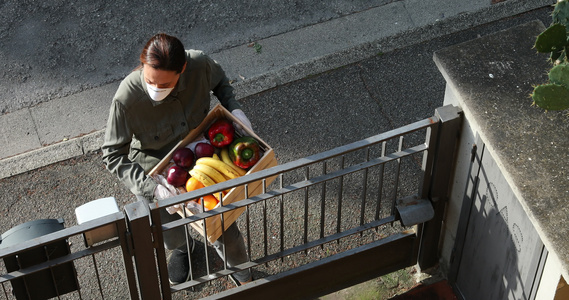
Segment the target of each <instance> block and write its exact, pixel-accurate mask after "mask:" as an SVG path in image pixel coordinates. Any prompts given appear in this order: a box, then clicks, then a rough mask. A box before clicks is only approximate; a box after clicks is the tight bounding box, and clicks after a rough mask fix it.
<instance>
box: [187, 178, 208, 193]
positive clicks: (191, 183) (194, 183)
mask: <svg viewBox="0 0 569 300" xmlns="http://www.w3.org/2000/svg"><path fill="white" fill-rule="evenodd" d="M203 187H204V185H203V184H202V183H201V182H200V181H199V180H197V179H195V178H194V177H190V179H188V181H187V182H186V191H188V192H191V191H195V190H197V189H201V188H203Z"/></svg>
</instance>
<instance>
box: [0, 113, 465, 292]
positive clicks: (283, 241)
mask: <svg viewBox="0 0 569 300" xmlns="http://www.w3.org/2000/svg"><path fill="white" fill-rule="evenodd" d="M460 123H461V112H460V111H459V110H458V109H457V108H455V107H452V106H445V107H442V108H439V109H437V110H436V111H435V115H434V116H433V117H431V118H427V119H424V120H421V121H418V122H415V123H413V124H409V125H407V126H403V127H401V128H397V129H395V130H391V131H388V132H385V133H382V134H379V135H376V136H372V137H369V138H367V139H364V140H361V141H358V142H355V143H352V144H348V145H344V146H341V147H338V148H335V149H332V150H329V151H326V152H323V153H319V154H315V155H312V156H309V157H305V158H302V159H299V160H297V161H293V162H289V163H284V164H281V165H278V166H276V167H273V168H270V169H266V170H262V171H259V172H256V173H253V174H249V175H246V176H243V177H240V178H237V179H233V180H230V181H226V182H224V183H220V184H217V185H215V186H210V187H206V188H202V189H199V190H196V191H193V192H189V193H185V194H182V195H179V196H175V197H173V198H169V199H166V200H164V201H160V202H158V203H155V204H152V205H150V207H148V206H145V205H144V204H142V202H137V203H133V204H130V205H127V206H126V207H125V214H126V216H125V218H124V219H125V220H126V226H125V225H121V224H124V223H121V222H120V221H119V220H114V221H113V222H115V223H112V222H109V220H108V219H105V221H106V223H105V224H109V223H112V224H116V226H117V228H118V230H117V232H118V234H119V238H118V239H116V240H111V241H107V242H104V243H101V244H99V245H96V246H91V247H89V248H87V249H80V250H79V251H76V252H73V250H72V251H71V253H70V254H68V255H65V256H63V257H60V258H57V259H56V260H55V261H54V262H49V261H48V262H47V263H43V264H40V266H38V267H31V268H30V267H28V268H25V269H23V270H19V271H11V272H6V271H2V276H0V282H2V285H3V288H4V296H5V298H7V299H10V296H11V286H10V284H9V282H11V281H12V280H14V279H17V278H22V277H24V276H26V275H29V274H31V273H34V272H37V271H38V270H45V269H52V268H53V267H54V266H57V265H58V264H61V263H65V262H75V261H74V260H75V259H76V258H79V257H81V258H83V257H86V256H89V255H93V264H92V265H91V267H86V269H81V270H79V269H78V270H77V273H78V277H81V276H79V275H80V274H79V273H80V272H88V271H85V270H90V269H89V268H91V270H92V269H94V270H95V273H96V275H97V276H96V277H97V278H99V275H98V272H99V270H100V269H101V268H100V267H99V265H100V263H99V264H97V263H96V260H95V256H94V253H98V252H99V251H103V250H106V249H111V248H112V247H117V246H119V245H120V246H121V247H120V249H122V252H121V253H122V259H121V260H122V261H123V262H124V269H123V270H124V272H123V273H124V274H123V275H124V277H121V276H123V275H121V276H119V277H117V278H126V280H125V279H123V280H120V279H119V280H118V281H115V282H112V281H111V282H101V280H99V284H98V289H99V294H100V297H99V296H97V297H99V298H105V297H110V298H116V296H113V295H111V296H109V295H108V292H109V291H111V290H116V285H117V284H123V285H126V287H127V288H123V289H122V290H123V291H130V297H131V298H133V299H138V298H139V297H141V298H143V299H172V298H184V297H187V296H188V294H190V295H191V297H192V298H196V297H212V298H216V299H219V298H225V299H237V298H241V297H247V298H248V299H261V298H262V299H266V298H267V297H271V296H273V297H274V296H277V297H278V296H279V295H281V294H282V295H284V294H286V295H287V298H290V299H309V298H314V297H317V296H320V295H324V294H327V293H330V292H333V291H335V290H339V289H342V288H345V287H348V286H351V285H354V284H357V283H360V282H363V281H365V280H369V279H372V278H375V277H378V276H381V275H384V274H388V273H391V272H393V271H396V270H399V269H402V268H405V267H408V266H413V265H415V264H418V265H419V266H420V267H421V268H428V267H431V266H434V265H435V264H436V263H437V262H438V252H439V238H440V234H441V227H442V219H443V215H444V209H445V203H446V200H447V197H448V191H449V182H450V178H451V175H452V174H451V173H452V169H453V164H454V161H455V159H454V154H455V149H456V145H457V142H458V133H459V127H460ZM273 177H276V180H274V181H273V183H272V184H271V185H266V184H265V183H266V179H267V178H273ZM259 181H261V182H263V191H262V192H261V193H260V194H258V195H255V196H251V197H249V195H248V189H247V186H248V185H249V184H251V183H253V182H259ZM236 186H245V189H244V193H245V199H244V200H242V201H238V202H235V203H232V204H228V205H224V206H222V207H219V208H216V209H214V210H211V211H207V212H205V213H201V214H197V215H193V216H188V217H187V218H183V219H180V220H177V221H173V222H169V223H162V222H161V219H160V214H159V210H161V209H164V208H165V207H168V206H171V205H174V204H177V203H182V202H185V201H188V200H190V199H195V198H199V197H202V196H205V195H208V194H212V193H215V192H219V191H223V190H228V189H231V188H232V187H236ZM236 209H243V210H244V213H243V214H242V215H241V216H240V217H239V219H238V220H237V221H236V222H237V223H238V226H239V228H240V230H241V232H242V233H243V235H244V239H245V241H246V248H247V252H248V260H247V262H245V263H243V264H241V265H237V266H232V267H228V266H227V265H226V264H225V263H224V260H222V259H220V258H219V257H218V256H217V254H215V252H212V250H211V247H210V246H209V245H208V241H207V240H206V239H205V238H203V237H202V236H200V235H198V234H197V233H196V232H195V231H193V230H191V229H190V226H189V225H190V224H191V223H193V222H203V221H204V220H205V219H206V218H211V217H216V216H221V220H222V223H223V214H224V213H227V212H230V211H232V210H236ZM115 217H116V216H115ZM149 218H150V220H151V222H150V223H149ZM100 226H103V225H102V224H101V223H100V222H98V221H97V222H95V221H92V222H89V223H88V224H82V225H81V226H76V227H73V228H68V229H65V230H62V231H61V233H60V234H55V235H54V234H52V235H48V236H44V237H42V238H41V239H39V240H37V239H36V240H33V241H30V242H28V243H27V244H25V247H23V248H21V247H12V248H10V249H7V250H5V251H4V250H0V257H2V258H5V257H7V256H11V255H14V254H18V253H21V252H22V251H24V250H27V249H29V248H31V247H32V245H33V247H40V246H42V245H45V244H47V243H49V242H51V241H52V239H53V238H56V239H62V238H66V237H68V236H71V235H73V234H75V235H78V234H79V235H80V234H82V233H83V232H85V231H88V230H91V229H93V228H95V227H100ZM180 226H181V227H183V228H186V233H187V236H188V237H190V236H191V237H193V238H194V239H195V240H196V241H197V243H196V244H197V251H195V252H194V253H193V254H191V255H190V260H191V261H190V266H191V277H190V280H189V281H187V282H184V283H182V284H177V285H170V284H169V281H168V270H167V263H166V261H167V256H168V254H169V251H168V250H166V249H165V248H164V246H163V232H164V231H168V230H172V229H174V228H177V227H180ZM206 230H207V228H206ZM48 237H52V238H48ZM221 238H223V235H222V237H221ZM100 260H101V259H99V260H98V261H100ZM76 265H77V264H76ZM244 269H251V270H252V271H253V275H254V279H255V280H254V281H253V282H252V283H250V284H246V285H243V286H240V287H237V288H232V287H231V286H230V285H228V284H225V285H224V284H219V282H222V283H226V282H227V276H228V275H230V274H232V273H234V272H237V271H239V270H244ZM117 276H118V275H117ZM119 281H121V282H119ZM77 285H78V289H77V291H72V292H70V293H71V294H70V295H74V293H78V292H79V291H82V290H83V292H84V293H85V291H84V290H85V289H86V287H85V286H86V285H84V284H82V282H81V280H78V281H77ZM220 286H221V288H220ZM95 289H97V288H96V287H95ZM88 293H90V292H88ZM72 298H74V297H72ZM75 298H76V297H75Z"/></svg>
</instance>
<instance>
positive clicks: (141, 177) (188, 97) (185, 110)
mask: <svg viewBox="0 0 569 300" xmlns="http://www.w3.org/2000/svg"><path fill="white" fill-rule="evenodd" d="M186 55H187V61H188V63H187V65H186V70H185V71H184V72H183V73H182V74H181V76H180V79H179V81H178V83H177V85H176V87H175V88H174V90H172V92H171V93H170V95H168V96H167V97H166V98H165V99H164V100H162V101H154V100H152V99H151V98H150V97H149V96H148V92H147V89H146V83H145V81H144V78H143V77H144V76H143V72H142V69H138V70H135V71H133V72H132V73H130V74H129V75H128V76H127V77H126V78H125V79H124V80H123V81H122V82H121V84H120V86H119V88H118V90H117V92H116V94H115V96H114V98H113V101H112V104H111V108H110V112H109V119H108V121H107V127H106V131H105V140H104V143H103V146H102V150H103V162H104V163H105V165H106V167H107V169H108V170H109V171H110V172H111V173H113V174H115V175H116V176H117V177H118V178H119V180H120V181H121V182H123V183H124V184H125V185H126V186H127V187H128V188H129V189H130V190H131V191H132V192H133V193H134V194H135V195H141V196H144V197H146V198H147V199H152V198H153V193H154V189H155V188H156V185H157V184H156V183H155V182H154V180H153V179H152V178H150V177H149V176H148V175H147V174H146V173H147V172H148V171H150V170H151V169H152V168H153V167H154V166H155V165H156V164H157V163H158V162H159V161H160V160H161V159H162V158H163V157H164V156H166V154H168V152H169V151H170V150H171V149H172V148H173V147H174V146H175V145H176V144H177V143H178V142H179V141H180V140H182V139H183V138H184V137H185V136H186V135H187V134H188V133H189V132H190V130H191V129H194V128H195V127H197V126H198V125H199V124H200V123H201V122H202V120H203V119H204V118H205V116H206V115H207V113H208V111H209V107H210V91H213V94H214V95H215V96H216V97H217V98H218V99H219V100H220V102H221V104H222V105H223V106H224V107H225V108H227V109H228V110H229V111H233V110H235V109H238V108H240V105H239V103H238V102H237V101H236V100H235V96H234V95H233V87H231V85H230V84H229V80H228V79H227V77H226V76H225V72H224V71H223V69H222V68H221V67H220V66H219V64H218V63H217V62H215V61H214V60H212V59H211V58H209V57H208V56H206V55H205V54H204V53H203V52H201V51H196V50H188V51H186Z"/></svg>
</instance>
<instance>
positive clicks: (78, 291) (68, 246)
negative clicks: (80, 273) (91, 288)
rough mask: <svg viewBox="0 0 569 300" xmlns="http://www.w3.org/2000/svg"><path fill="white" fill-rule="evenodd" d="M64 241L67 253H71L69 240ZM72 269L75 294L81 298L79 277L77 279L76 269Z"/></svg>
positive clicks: (80, 299)
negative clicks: (75, 288)
mask: <svg viewBox="0 0 569 300" xmlns="http://www.w3.org/2000/svg"><path fill="white" fill-rule="evenodd" d="M65 241H66V243H65V244H66V245H67V253H71V245H70V243H69V240H67V239H66V240H65ZM72 269H73V275H74V276H73V281H75V286H76V287H77V294H78V295H79V300H82V299H83V296H82V295H81V289H80V288H79V279H77V270H76V269H75V267H73V268H72Z"/></svg>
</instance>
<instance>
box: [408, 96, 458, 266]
mask: <svg viewBox="0 0 569 300" xmlns="http://www.w3.org/2000/svg"><path fill="white" fill-rule="evenodd" d="M435 115H436V116H437V117H438V118H439V125H438V129H436V131H437V132H436V133H433V135H432V139H431V140H430V141H429V153H428V154H427V155H428V156H429V158H426V159H425V160H424V164H423V170H424V171H425V174H424V176H425V181H424V183H423V185H422V187H421V189H422V191H419V193H420V195H422V196H423V197H425V196H426V197H427V198H428V199H430V200H431V203H432V204H433V209H434V211H435V215H434V217H433V218H432V219H431V220H430V221H428V222H425V223H423V224H422V225H421V226H420V228H419V231H418V232H419V234H420V239H421V240H420V243H419V249H418V250H419V253H418V258H417V263H418V265H419V267H420V268H421V269H428V268H430V267H433V266H435V265H436V264H437V263H438V260H439V244H440V239H441V234H442V222H443V218H444V213H445V208H446V204H447V201H448V198H449V193H450V187H451V181H452V175H453V172H454V165H455V162H456V157H455V156H456V149H457V146H458V140H459V134H460V126H461V121H462V110H461V109H460V108H458V107H455V106H452V105H447V106H443V107H439V108H437V109H436V110H435ZM429 170H431V171H430V172H429Z"/></svg>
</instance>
